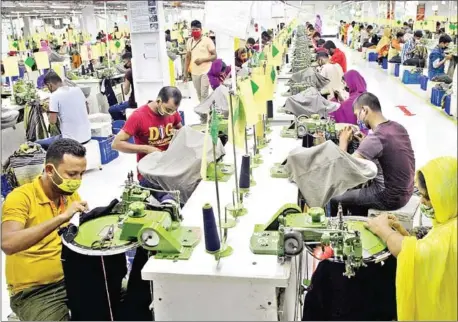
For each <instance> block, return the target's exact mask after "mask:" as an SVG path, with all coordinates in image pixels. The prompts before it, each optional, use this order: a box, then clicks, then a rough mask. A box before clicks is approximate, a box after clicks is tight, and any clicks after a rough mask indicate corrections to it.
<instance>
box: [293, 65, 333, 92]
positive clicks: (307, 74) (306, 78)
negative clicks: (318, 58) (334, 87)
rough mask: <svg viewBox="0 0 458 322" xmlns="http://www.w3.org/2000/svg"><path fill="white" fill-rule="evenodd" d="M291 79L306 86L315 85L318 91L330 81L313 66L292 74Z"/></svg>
mask: <svg viewBox="0 0 458 322" xmlns="http://www.w3.org/2000/svg"><path fill="white" fill-rule="evenodd" d="M291 81H292V82H294V83H301V84H302V85H304V86H306V87H315V88H316V89H317V90H318V91H320V90H322V89H323V88H324V87H325V86H326V85H328V84H329V82H330V80H329V79H327V78H326V77H324V76H322V75H321V74H319V73H317V72H316V70H315V68H313V67H309V68H307V69H304V70H301V71H300V72H297V73H294V74H292V75H291Z"/></svg>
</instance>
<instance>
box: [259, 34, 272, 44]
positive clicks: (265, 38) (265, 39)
mask: <svg viewBox="0 0 458 322" xmlns="http://www.w3.org/2000/svg"><path fill="white" fill-rule="evenodd" d="M261 41H262V45H263V46H265V45H268V44H269V43H270V42H271V41H272V37H271V36H270V34H269V33H268V32H267V31H263V32H262V33H261Z"/></svg>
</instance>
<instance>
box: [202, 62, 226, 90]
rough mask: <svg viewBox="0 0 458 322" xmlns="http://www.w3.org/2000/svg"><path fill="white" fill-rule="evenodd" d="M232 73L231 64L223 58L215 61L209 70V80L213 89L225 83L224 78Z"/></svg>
mask: <svg viewBox="0 0 458 322" xmlns="http://www.w3.org/2000/svg"><path fill="white" fill-rule="evenodd" d="M230 75H231V66H227V65H226V64H225V63H224V62H223V60H222V59H217V60H215V61H213V63H212V67H211V68H210V71H209V72H208V81H209V82H210V86H211V88H212V89H213V90H215V89H216V88H218V87H219V86H220V85H221V84H223V83H224V80H225V79H226V78H227V77H230Z"/></svg>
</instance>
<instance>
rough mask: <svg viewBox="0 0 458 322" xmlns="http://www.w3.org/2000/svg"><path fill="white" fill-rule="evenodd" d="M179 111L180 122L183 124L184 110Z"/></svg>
mask: <svg viewBox="0 0 458 322" xmlns="http://www.w3.org/2000/svg"><path fill="white" fill-rule="evenodd" d="M178 112H179V113H180V116H181V124H183V125H185V123H184V112H183V111H178Z"/></svg>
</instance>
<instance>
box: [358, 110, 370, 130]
mask: <svg viewBox="0 0 458 322" xmlns="http://www.w3.org/2000/svg"><path fill="white" fill-rule="evenodd" d="M362 111H363V110H362V109H361V110H360V111H359V114H358V126H359V129H360V130H362V131H368V130H369V128H368V127H367V126H366V124H365V123H364V122H363V121H361V112H362Z"/></svg>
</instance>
